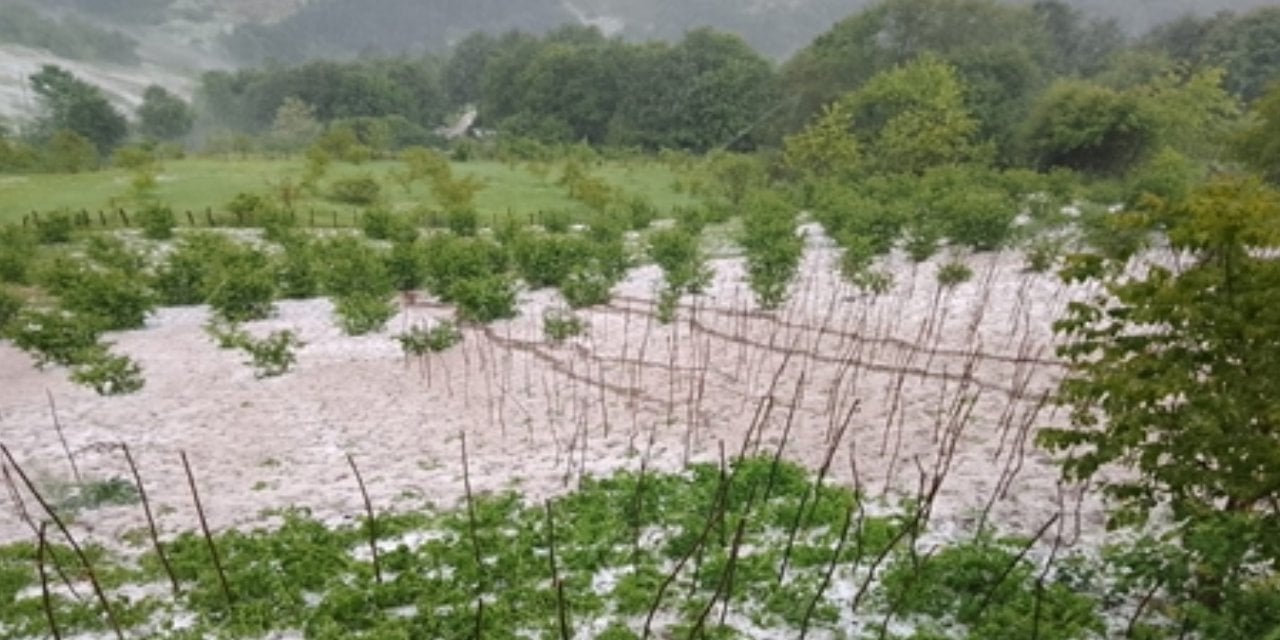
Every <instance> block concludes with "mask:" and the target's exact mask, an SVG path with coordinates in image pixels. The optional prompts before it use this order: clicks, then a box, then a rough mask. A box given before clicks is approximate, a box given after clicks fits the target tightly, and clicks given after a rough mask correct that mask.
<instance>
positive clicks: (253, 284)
mask: <svg viewBox="0 0 1280 640" xmlns="http://www.w3.org/2000/svg"><path fill="white" fill-rule="evenodd" d="M204 289H205V290H206V291H207V292H208V293H207V297H206V300H205V301H206V302H207V303H208V304H209V306H210V307H212V308H213V310H214V312H215V313H216V314H217V315H218V317H220V318H222V319H224V320H227V321H229V322H245V321H248V320H262V319H264V318H268V317H270V316H271V314H272V313H274V311H275V306H274V304H273V301H274V300H275V296H276V277H275V273H274V272H273V271H272V269H271V259H270V258H269V257H268V256H267V255H266V254H265V253H263V252H261V251H258V250H256V249H252V248H250V247H243V246H240V247H236V248H235V250H234V252H232V253H230V254H228V255H226V256H224V261H223V262H222V264H220V265H218V266H217V268H216V269H215V270H213V271H212V272H209V273H207V274H206V279H205V282H204Z"/></svg>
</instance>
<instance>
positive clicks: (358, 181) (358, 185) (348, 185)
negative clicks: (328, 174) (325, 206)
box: [329, 175, 382, 206]
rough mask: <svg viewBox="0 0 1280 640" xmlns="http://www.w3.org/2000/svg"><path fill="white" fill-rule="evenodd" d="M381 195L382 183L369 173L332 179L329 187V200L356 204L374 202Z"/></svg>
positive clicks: (363, 204) (370, 203) (366, 204)
mask: <svg viewBox="0 0 1280 640" xmlns="http://www.w3.org/2000/svg"><path fill="white" fill-rule="evenodd" d="M381 196H382V185H381V184H379V183H378V180H377V179H376V178H374V177H373V176H370V175H364V176H357V177H352V178H340V179H338V180H334V181H333V185H332V186H331V187H330V189H329V199H330V200H333V201H335V202H341V203H344V204H354V205H358V206H368V205H372V204H375V203H377V202H378V199H379V198H380V197H381Z"/></svg>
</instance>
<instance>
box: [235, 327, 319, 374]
mask: <svg viewBox="0 0 1280 640" xmlns="http://www.w3.org/2000/svg"><path fill="white" fill-rule="evenodd" d="M304 346H306V343H305V342H303V341H302V340H300V339H298V336H297V334H295V333H294V332H293V331H291V330H289V329H284V330H281V331H273V332H271V333H270V334H269V335H268V336H267V337H265V338H262V339H260V340H255V339H253V338H248V339H246V340H244V341H243V343H242V344H241V348H242V349H244V351H245V352H246V353H248V354H249V363H248V364H249V365H250V366H252V367H253V369H254V377H256V378H258V379H259V380H261V379H263V378H275V377H278V376H282V375H284V374H286V373H288V372H289V371H290V370H291V369H293V366H294V365H295V364H297V362H298V355H297V350H298V349H301V348H302V347H304Z"/></svg>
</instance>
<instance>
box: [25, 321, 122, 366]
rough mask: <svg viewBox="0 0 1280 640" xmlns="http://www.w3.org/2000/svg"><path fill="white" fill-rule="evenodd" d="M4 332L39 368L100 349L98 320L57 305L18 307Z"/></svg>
mask: <svg viewBox="0 0 1280 640" xmlns="http://www.w3.org/2000/svg"><path fill="white" fill-rule="evenodd" d="M6 333H7V334H8V337H9V339H10V340H12V341H13V345H14V346H15V347H17V348H19V349H21V350H23V351H26V352H27V353H29V354H31V355H32V356H34V357H35V359H36V366H37V367H40V368H43V367H45V366H47V365H49V364H55V365H61V366H64V367H69V366H72V365H75V364H79V363H80V362H84V361H86V360H87V359H89V358H90V357H92V356H93V355H94V353H95V352H96V351H97V350H98V349H100V347H99V346H98V336H99V335H100V334H101V328H100V327H99V325H98V323H97V322H96V321H94V320H92V319H88V318H84V317H82V316H78V315H75V314H72V313H69V312H67V311H63V310H61V309H52V310H36V309H32V308H30V307H28V308H25V309H22V310H20V311H19V312H18V314H17V315H16V316H15V317H14V318H13V319H12V320H11V321H10V322H9V325H8V329H7V330H6Z"/></svg>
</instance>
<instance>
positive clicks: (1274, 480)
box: [1039, 179, 1280, 638]
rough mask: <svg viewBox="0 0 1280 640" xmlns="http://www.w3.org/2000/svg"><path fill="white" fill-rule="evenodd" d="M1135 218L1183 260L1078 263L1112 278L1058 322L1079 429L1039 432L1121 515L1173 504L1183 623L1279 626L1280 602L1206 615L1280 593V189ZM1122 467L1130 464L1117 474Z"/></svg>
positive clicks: (1065, 390) (1253, 190)
mask: <svg viewBox="0 0 1280 640" xmlns="http://www.w3.org/2000/svg"><path fill="white" fill-rule="evenodd" d="M1130 215H1135V216H1139V220H1141V219H1142V218H1146V219H1148V220H1150V221H1153V222H1155V223H1157V224H1158V225H1159V226H1160V227H1163V228H1165V229H1167V236H1168V241H1169V244H1170V245H1171V247H1172V249H1173V250H1174V251H1175V252H1176V253H1177V255H1178V256H1179V257H1180V260H1179V261H1178V262H1179V264H1178V265H1177V266H1176V267H1175V266H1173V265H1171V264H1168V262H1167V261H1161V260H1143V261H1142V268H1141V269H1134V268H1130V267H1132V266H1133V265H1132V263H1131V261H1130V260H1129V258H1127V257H1121V258H1119V259H1106V258H1102V257H1099V256H1094V255H1081V256H1076V257H1073V258H1072V259H1071V261H1070V262H1069V264H1068V268H1067V269H1066V270H1065V271H1064V276H1065V277H1066V278H1067V279H1069V280H1071V281H1086V282H1090V283H1094V284H1100V285H1101V288H1100V289H1099V290H1097V291H1098V293H1096V294H1094V295H1090V296H1089V297H1086V298H1084V299H1082V300H1078V301H1076V302H1073V303H1072V304H1071V305H1070V307H1069V309H1068V312H1067V313H1066V315H1065V317H1063V318H1062V319H1061V320H1060V321H1059V322H1058V323H1057V324H1056V325H1055V328H1056V329H1057V331H1058V332H1059V333H1060V334H1061V335H1062V336H1063V337H1064V338H1065V344H1064V346H1063V347H1061V348H1060V349H1059V353H1060V355H1061V356H1062V357H1063V358H1064V359H1065V360H1066V362H1067V363H1068V366H1069V370H1068V374H1067V376H1066V378H1065V380H1064V381H1063V382H1062V385H1061V389H1060V398H1061V402H1062V403H1063V404H1065V405H1066V406H1067V407H1068V408H1069V409H1070V420H1071V424H1070V426H1067V427H1063V428H1059V429H1048V430H1045V431H1042V432H1041V435H1040V436H1039V439H1040V441H1041V443H1042V444H1044V445H1046V446H1048V447H1049V448H1050V449H1051V450H1053V451H1058V452H1061V453H1063V454H1064V458H1063V460H1062V462H1063V465H1064V470H1065V473H1066V474H1067V476H1068V478H1069V479H1072V480H1086V479H1091V480H1094V481H1096V482H1098V483H1099V484H1100V485H1101V486H1102V488H1103V491H1104V493H1105V495H1106V496H1107V497H1109V498H1110V499H1111V501H1112V506H1113V507H1115V510H1114V511H1113V512H1112V516H1113V524H1117V525H1124V524H1136V523H1143V522H1145V521H1146V520H1147V518H1148V515H1149V514H1150V512H1151V511H1152V510H1153V509H1155V508H1156V507H1157V506H1160V505H1167V506H1168V507H1169V508H1170V509H1171V510H1172V515H1173V518H1172V522H1174V523H1177V524H1176V525H1175V526H1176V527H1177V533H1179V534H1180V539H1179V548H1180V549H1185V550H1186V552H1187V553H1189V554H1190V556H1191V558H1190V559H1189V560H1187V561H1184V562H1182V563H1181V568H1180V572H1181V573H1183V574H1184V575H1185V574H1186V573H1188V569H1190V571H1189V573H1190V575H1191V576H1192V577H1191V581H1192V582H1193V583H1194V584H1192V585H1191V586H1190V588H1192V589H1194V590H1195V591H1194V594H1195V598H1196V600H1198V602H1195V601H1192V602H1191V603H1190V604H1191V606H1189V607H1185V608H1184V607H1181V606H1180V607H1177V608H1178V609H1180V610H1179V611H1176V612H1174V615H1175V616H1177V617H1178V618H1182V619H1181V620H1178V619H1175V620H1174V622H1175V624H1174V625H1173V627H1174V628H1177V627H1178V626H1180V625H1181V627H1182V630H1183V634H1184V635H1186V634H1187V632H1190V633H1191V637H1206V638H1227V637H1232V638H1261V637H1267V636H1269V635H1270V634H1271V632H1273V631H1274V630H1275V626H1276V625H1277V624H1280V612H1277V611H1275V608H1274V607H1271V609H1272V611H1270V612H1267V611H1265V609H1266V607H1262V609H1263V610H1258V611H1253V612H1251V613H1252V615H1251V616H1250V618H1249V619H1250V620H1252V621H1253V622H1252V623H1246V624H1251V628H1238V627H1237V628H1233V629H1231V630H1229V631H1228V630H1224V629H1218V630H1217V631H1216V632H1215V631H1214V630H1213V629H1212V628H1209V627H1206V628H1199V629H1198V628H1197V624H1198V623H1200V620H1198V619H1197V615H1198V613H1208V614H1214V613H1217V611H1216V610H1217V609H1218V607H1217V604H1219V603H1222V602H1223V601H1224V600H1228V599H1237V598H1236V597H1235V596H1238V595H1239V594H1240V593H1241V592H1244V591H1247V590H1248V589H1249V588H1250V587H1251V586H1255V585H1257V584H1258V581H1259V580H1261V581H1264V584H1265V581H1266V580H1270V581H1271V585H1272V586H1271V587H1270V588H1271V589H1272V590H1274V575H1275V574H1274V573H1273V572H1274V571H1275V569H1276V568H1277V566H1280V536H1276V535H1275V532H1276V531H1280V396H1278V395H1277V394H1276V393H1275V381H1276V380H1280V261H1278V260H1276V259H1275V258H1274V257H1273V255H1274V254H1272V256H1269V255H1267V254H1266V252H1265V251H1264V250H1274V249H1275V248H1277V247H1280V225H1278V224H1277V221H1278V220H1280V193H1277V192H1276V191H1274V190H1273V189H1270V188H1268V187H1265V186H1263V185H1262V184H1261V183H1259V182H1258V181H1256V180H1246V179H1224V180H1221V181H1217V182H1214V183H1211V184H1210V185H1208V186H1206V187H1204V188H1202V189H1200V190H1198V191H1197V192H1195V193H1193V194H1192V196H1191V197H1190V198H1188V199H1187V200H1186V201H1185V202H1182V203H1177V204H1169V205H1164V206H1158V207H1155V208H1154V209H1153V210H1151V211H1147V212H1144V213H1141V214H1130ZM1115 468H1120V469H1123V470H1124V471H1123V472H1121V473H1105V471H1106V470H1109V469H1115ZM1268 576H1269V577H1268ZM1155 578H1156V579H1157V580H1158V581H1160V582H1157V585H1159V584H1160V583H1161V582H1165V581H1169V582H1172V581H1176V580H1178V578H1177V577H1176V573H1175V574H1174V575H1159V576H1155ZM1178 586H1180V585H1178ZM1237 601H1238V602H1245V600H1239V599H1237ZM1196 605H1203V606H1204V608H1203V609H1199V611H1198V607H1197V606H1196ZM1212 617H1213V616H1212V615H1210V616H1207V617H1206V618H1205V620H1206V621H1207V620H1211V619H1212ZM1268 618H1269V620H1268Z"/></svg>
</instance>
